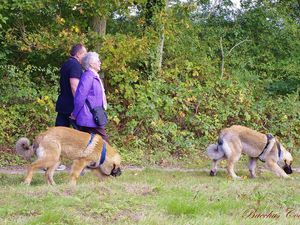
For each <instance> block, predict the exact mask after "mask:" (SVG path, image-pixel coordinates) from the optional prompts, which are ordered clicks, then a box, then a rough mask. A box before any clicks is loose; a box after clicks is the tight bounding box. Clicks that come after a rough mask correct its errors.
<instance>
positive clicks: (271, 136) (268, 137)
mask: <svg viewBox="0 0 300 225" xmlns="http://www.w3.org/2000/svg"><path fill="white" fill-rule="evenodd" d="M266 136H267V144H266V145H265V147H264V149H263V150H262V152H261V153H260V154H259V156H258V158H259V160H260V161H262V162H265V160H263V159H261V158H260V157H261V156H262V154H264V152H265V150H266V149H267V148H268V146H269V144H270V141H271V140H272V139H273V138H274V137H273V135H272V134H266Z"/></svg>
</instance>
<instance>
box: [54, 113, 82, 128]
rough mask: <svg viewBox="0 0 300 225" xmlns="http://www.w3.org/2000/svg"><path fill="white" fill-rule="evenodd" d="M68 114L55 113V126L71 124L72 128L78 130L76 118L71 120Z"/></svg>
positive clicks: (68, 125)
mask: <svg viewBox="0 0 300 225" xmlns="http://www.w3.org/2000/svg"><path fill="white" fill-rule="evenodd" d="M70 115H71V113H57V116H56V121H55V126H56V127H58V126H62V127H70V125H71V126H72V127H73V128H74V129H76V130H79V127H78V125H77V124H76V120H71V119H70Z"/></svg>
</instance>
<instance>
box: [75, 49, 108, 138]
mask: <svg viewBox="0 0 300 225" xmlns="http://www.w3.org/2000/svg"><path fill="white" fill-rule="evenodd" d="M82 66H83V67H84V68H85V72H84V73H83V74H82V76H81V78H80V81H79V84H78V87H77V90H76V93H75V97H74V110H73V112H72V116H73V117H74V118H75V119H76V124H77V125H79V128H80V130H81V131H84V132H88V133H97V134H100V135H101V136H102V138H103V139H104V140H105V141H106V142H109V140H108V136H107V134H106V132H105V127H104V125H103V126H97V125H96V123H95V121H94V119H93V115H92V113H91V111H90V109H89V107H88V105H87V103H86V100H88V101H89V102H90V105H91V107H92V108H95V107H96V106H102V107H103V109H104V110H106V108H107V102H106V96H105V90H104V86H103V83H102V81H101V78H100V77H99V74H98V72H99V71H100V66H101V62H100V59H99V55H98V54H97V53H96V52H88V53H87V54H86V55H85V57H84V58H83V60H82Z"/></svg>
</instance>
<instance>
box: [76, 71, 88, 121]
mask: <svg viewBox="0 0 300 225" xmlns="http://www.w3.org/2000/svg"><path fill="white" fill-rule="evenodd" d="M92 84H93V76H90V75H89V74H88V72H84V73H83V74H82V77H81V79H80V82H79V84H78V87H77V90H76V93H75V97H74V110H73V112H72V115H73V116H74V117H75V118H77V115H78V113H79V112H80V110H81V109H82V107H83V106H84V103H85V100H86V99H87V96H88V93H89V91H90V89H91V88H92Z"/></svg>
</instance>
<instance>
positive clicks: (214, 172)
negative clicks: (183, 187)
mask: <svg viewBox="0 0 300 225" xmlns="http://www.w3.org/2000/svg"><path fill="white" fill-rule="evenodd" d="M209 175H210V176H212V177H213V176H216V175H217V171H215V170H211V171H210V173H209Z"/></svg>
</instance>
